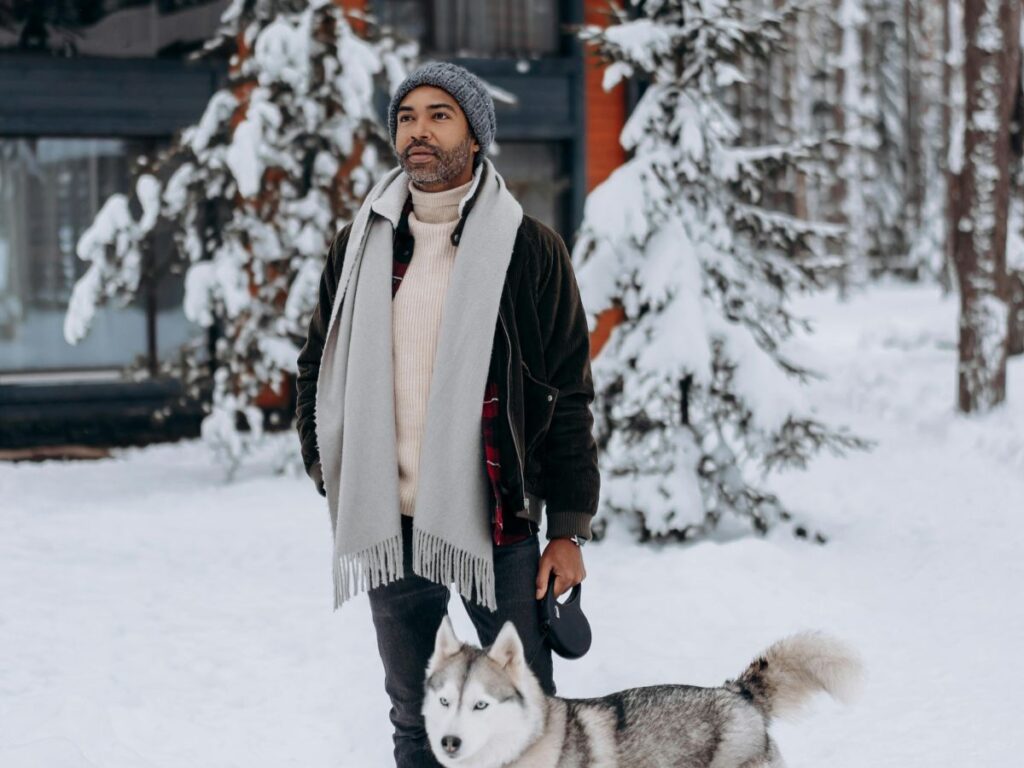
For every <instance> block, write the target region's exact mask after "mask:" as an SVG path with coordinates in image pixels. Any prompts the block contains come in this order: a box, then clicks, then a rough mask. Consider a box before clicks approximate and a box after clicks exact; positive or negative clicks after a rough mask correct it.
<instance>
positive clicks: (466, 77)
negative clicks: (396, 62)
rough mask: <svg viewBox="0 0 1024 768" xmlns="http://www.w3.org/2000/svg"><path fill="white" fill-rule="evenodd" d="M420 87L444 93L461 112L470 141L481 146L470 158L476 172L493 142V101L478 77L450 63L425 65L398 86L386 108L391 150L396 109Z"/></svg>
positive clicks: (395, 124) (393, 142) (394, 131)
mask: <svg viewBox="0 0 1024 768" xmlns="http://www.w3.org/2000/svg"><path fill="white" fill-rule="evenodd" d="M421 85H432V86H434V87H436V88H440V89H442V90H444V91H447V92H448V93H450V94H451V96H452V98H453V99H455V101H456V102H458V105H459V107H461V108H462V111H463V112H464V113H465V115H466V120H467V121H468V122H469V128H470V130H471V131H473V137H474V138H475V139H476V142H477V144H479V145H480V151H479V152H477V153H476V155H475V156H474V157H473V167H474V168H476V166H477V165H479V164H480V162H481V161H482V160H483V159H484V155H486V154H487V148H488V147H489V146H490V145H491V142H492V141H493V140H494V133H495V131H496V130H497V128H498V124H497V120H496V119H495V117H494V100H493V99H492V98H491V94H489V93H488V92H487V87H486V86H485V85H484V84H483V82H482V81H481V80H480V78H479V77H477V76H476V75H474V74H473V73H472V72H470V71H469V70H468V69H466V68H465V67H460V66H459V65H458V64H452V63H451V62H447V61H433V62H430V63H429V64H424V65H423V66H421V67H419V68H418V69H417V70H416V71H415V72H413V73H412V74H411V75H409V76H408V77H407V78H405V80H403V81H402V84H401V85H399V86H398V90H397V91H395V95H394V96H392V97H391V104H390V106H389V107H388V130H389V131H390V133H391V146H392V147H393V146H394V145H395V135H396V134H397V133H398V106H399V105H400V104H401V103H402V99H404V98H405V97H406V96H407V95H408V94H409V91H411V90H412V89H413V88H418V87H419V86H421Z"/></svg>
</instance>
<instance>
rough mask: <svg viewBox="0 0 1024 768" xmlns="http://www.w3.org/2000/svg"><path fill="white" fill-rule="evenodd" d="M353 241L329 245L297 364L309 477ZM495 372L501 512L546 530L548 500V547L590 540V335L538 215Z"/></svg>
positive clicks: (527, 222)
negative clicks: (324, 357)
mask: <svg viewBox="0 0 1024 768" xmlns="http://www.w3.org/2000/svg"><path fill="white" fill-rule="evenodd" d="M472 204H473V200H472V199H471V200H470V201H469V202H467V204H466V206H465V208H464V211H463V215H462V218H461V219H460V221H459V223H458V225H457V226H456V228H455V231H454V233H453V234H452V239H453V242H454V243H455V244H458V240H459V238H460V236H461V232H462V229H463V227H464V226H465V221H466V217H467V216H468V215H469V214H470V212H471V210H472V207H473V205H472ZM371 215H373V216H375V215H377V214H371ZM401 230H403V231H396V233H395V249H396V258H403V259H405V260H407V259H408V256H409V254H411V252H412V251H411V249H412V239H411V235H410V234H409V233H408V231H407V230H406V229H405V228H404V227H402V228H401ZM348 233H349V226H345V227H343V228H342V229H341V231H339V232H338V234H337V235H336V236H335V238H334V241H333V242H332V243H331V246H330V249H329V251H328V255H327V263H326V264H325V266H324V271H323V275H322V277H321V279H320V294H319V297H318V301H317V306H316V308H315V309H314V310H313V316H312V318H311V319H310V323H309V330H308V333H307V337H306V343H305V345H304V346H303V347H302V350H301V351H300V352H299V358H298V368H299V370H298V378H297V390H298V392H297V405H296V416H297V426H298V431H299V438H300V440H301V442H302V458H303V461H304V463H305V466H306V471H307V472H308V473H310V474H311V476H313V475H314V473H315V471H319V467H316V468H315V469H314V466H315V465H317V464H318V463H319V454H318V451H317V445H316V428H315V420H314V410H315V403H316V384H317V377H318V375H319V371H320V357H321V353H322V351H323V344H324V336H325V334H326V332H327V324H328V322H329V320H330V317H331V309H332V307H333V304H334V295H335V289H336V287H337V282H338V276H339V275H340V274H341V265H342V260H343V258H344V255H345V246H346V244H347V242H348ZM399 251H401V253H400V252H399ZM490 365H491V367H490V371H489V373H488V377H489V380H493V381H495V382H497V385H498V396H499V403H500V404H501V406H502V408H503V411H504V415H505V418H502V419H498V420H497V421H496V426H497V427H498V429H497V430H496V438H497V442H498V447H499V449H500V452H501V456H502V457H503V460H502V462H501V473H502V481H501V492H502V493H503V495H504V498H503V508H504V509H505V510H508V511H509V512H511V513H512V514H515V515H518V516H520V517H526V518H528V519H531V520H533V521H534V522H537V523H539V522H540V516H541V500H542V499H543V500H545V501H546V509H547V520H548V523H547V537H548V538H549V539H551V538H556V537H560V536H570V535H573V534H575V535H578V536H580V537H582V538H584V539H589V538H590V537H591V532H590V521H591V519H592V518H593V516H594V513H595V512H596V511H597V501H598V493H599V490H600V476H599V474H598V468H597V445H596V443H595V441H594V437H593V415H592V413H591V410H590V404H591V403H592V402H593V399H594V385H593V380H592V378H591V372H590V335H589V331H588V328H587V319H586V313H585V312H584V309H583V305H582V303H581V301H580V294H579V288H578V287H577V284H576V277H575V275H574V273H573V269H572V262H571V260H570V258H569V252H568V250H567V249H566V247H565V243H564V242H563V241H562V238H561V237H559V235H558V234H557V233H556V232H554V231H553V230H551V229H550V228H548V227H546V226H545V225H544V224H542V223H540V222H539V221H537V220H536V219H534V218H532V217H531V216H527V215H524V216H523V221H522V224H521V225H520V227H519V231H518V233H517V234H516V240H515V244H514V245H513V248H512V258H511V261H510V263H509V267H508V271H507V272H506V274H505V285H504V288H503V290H502V295H501V302H500V304H499V308H498V322H497V323H496V324H495V330H494V344H493V347H492V351H491V363H490ZM482 394H483V393H481V396H482ZM424 448H425V449H428V447H427V446H424ZM504 457H508V458H504Z"/></svg>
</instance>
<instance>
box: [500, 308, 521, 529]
mask: <svg viewBox="0 0 1024 768" xmlns="http://www.w3.org/2000/svg"><path fill="white" fill-rule="evenodd" d="M498 320H499V322H500V323H501V330H502V331H504V332H505V341H506V342H507V343H508V366H507V371H506V374H505V399H506V401H507V400H510V399H511V398H510V397H509V393H510V392H511V391H512V337H511V335H509V332H508V328H506V327H505V318H503V317H502V316H501V312H498ZM504 409H505V418H506V419H507V421H508V429H509V433H510V434H511V435H512V447H513V448H515V451H516V468H517V469H518V470H519V488H520V490H521V491H522V493H523V509H526V477H525V476H524V474H523V461H522V458H521V457H520V455H519V441H518V440H516V430H515V427H514V426H513V425H512V416H511V413H510V412H509V409H508V403H507V402H506V404H505V405H504Z"/></svg>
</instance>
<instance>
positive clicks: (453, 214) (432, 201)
mask: <svg viewBox="0 0 1024 768" xmlns="http://www.w3.org/2000/svg"><path fill="white" fill-rule="evenodd" d="M474 181H475V178H474V179H470V180H469V181H467V182H466V183H465V184H463V185H462V186H460V187H453V188H452V189H446V190H444V191H442V192H425V191H424V190H422V189H417V188H416V187H415V186H414V185H413V183H412V182H411V181H410V182H409V193H410V194H411V195H412V210H413V213H414V214H415V215H416V219H417V220H418V221H421V222H424V223H427V224H439V223H441V222H448V221H456V220H457V219H458V218H459V203H460V202H462V198H464V197H465V196H466V194H467V193H468V192H469V188H470V187H472V186H473V182H474Z"/></svg>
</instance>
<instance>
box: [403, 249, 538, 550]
mask: <svg viewBox="0 0 1024 768" xmlns="http://www.w3.org/2000/svg"><path fill="white" fill-rule="evenodd" d="M410 263H411V257H410V261H409V262H405V263H403V262H402V261H399V260H398V259H397V258H392V261H391V298H392V299H393V298H395V294H396V293H398V289H399V287H400V286H401V285H402V278H403V277H404V276H405V271H406V270H407V269H408V268H409V264H410ZM500 415H501V404H500V403H499V402H498V385H497V384H496V383H495V382H494V381H493V380H491V379H488V381H487V388H486V389H485V390H484V405H483V414H482V419H481V421H482V428H483V438H484V455H485V457H486V459H487V477H488V478H489V479H490V481H491V491H492V498H493V506H492V508H491V509H492V512H493V516H492V518H491V523H492V525H491V529H492V536H493V538H494V543H495V544H496V545H498V546H502V545H504V544H513V543H515V542H517V541H523V540H524V539H526V538H527V537H528V536H530V535H532V533H533V527H532V525H531V523H530V521H529V520H526V519H524V518H521V517H516V516H515V515H510V516H509V519H508V520H506V519H505V514H504V513H505V510H504V508H503V506H502V503H501V457H500V455H499V451H498V445H497V442H496V441H495V439H494V421H495V419H497V418H498V417H499V416H500Z"/></svg>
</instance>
